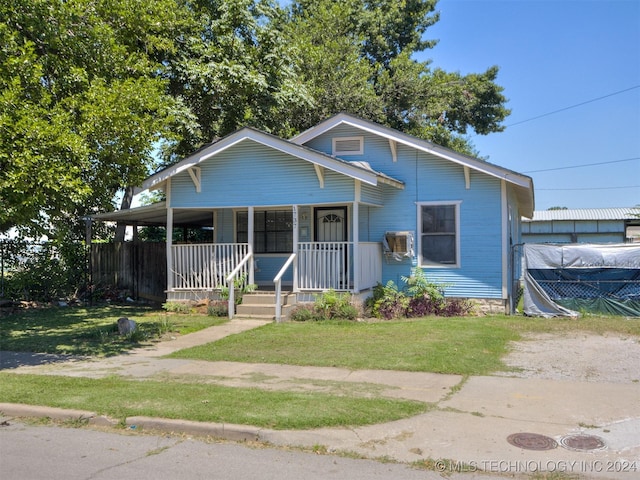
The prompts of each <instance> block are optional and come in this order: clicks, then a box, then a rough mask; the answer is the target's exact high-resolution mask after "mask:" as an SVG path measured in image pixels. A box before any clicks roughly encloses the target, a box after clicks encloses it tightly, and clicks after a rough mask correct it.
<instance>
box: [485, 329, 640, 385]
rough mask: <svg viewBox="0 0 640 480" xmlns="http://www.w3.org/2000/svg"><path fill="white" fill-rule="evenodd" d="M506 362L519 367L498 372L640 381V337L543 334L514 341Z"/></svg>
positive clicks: (520, 375)
mask: <svg viewBox="0 0 640 480" xmlns="http://www.w3.org/2000/svg"><path fill="white" fill-rule="evenodd" d="M511 348H512V351H511V353H509V354H508V355H507V356H506V357H505V358H504V362H505V363H506V364H507V365H508V366H510V367H514V368H516V369H518V370H517V371H516V372H502V373H498V374H497V375H505V376H512V377H513V376H515V377H522V378H546V379H552V380H576V381H583V382H599V383H638V382H640V339H639V338H637V337H631V336H629V337H621V336H617V335H614V334H611V335H592V334H582V333H581V334H578V335H575V336H572V337H570V338H567V337H563V336H560V335H557V334H542V335H535V336H531V337H528V338H526V339H525V340H523V341H519V342H514V343H513V344H512V345H511Z"/></svg>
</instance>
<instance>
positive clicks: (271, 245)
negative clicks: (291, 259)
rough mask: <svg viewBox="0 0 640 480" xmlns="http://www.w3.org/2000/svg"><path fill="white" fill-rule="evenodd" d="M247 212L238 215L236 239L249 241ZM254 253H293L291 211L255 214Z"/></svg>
mask: <svg viewBox="0 0 640 480" xmlns="http://www.w3.org/2000/svg"><path fill="white" fill-rule="evenodd" d="M248 218H249V217H248V213H247V212H237V214H236V234H237V236H236V238H237V241H238V242H239V243H245V242H247V241H248V238H249V235H248V231H249V221H248ZM253 241H254V245H253V251H254V253H291V252H292V251H293V213H292V212H291V211H290V210H256V211H255V212H253Z"/></svg>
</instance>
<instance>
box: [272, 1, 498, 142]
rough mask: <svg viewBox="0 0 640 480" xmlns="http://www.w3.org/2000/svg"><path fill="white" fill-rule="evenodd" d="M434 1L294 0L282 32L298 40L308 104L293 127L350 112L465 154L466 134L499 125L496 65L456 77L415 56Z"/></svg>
mask: <svg viewBox="0 0 640 480" xmlns="http://www.w3.org/2000/svg"><path fill="white" fill-rule="evenodd" d="M436 2H437V0H343V1H342V2H334V1H332V0H298V1H293V2H291V3H290V5H289V7H288V8H289V15H288V17H287V26H286V29H285V31H286V32H287V34H288V36H289V41H290V42H291V43H292V44H293V45H295V46H296V48H297V51H298V58H299V65H300V68H301V80H302V81H303V82H304V83H305V84H307V85H308V88H309V91H310V92H311V94H312V98H313V106H314V108H313V109H311V110H307V111H306V112H303V113H298V114H296V115H295V117H296V118H297V119H298V124H297V126H298V128H299V129H305V128H309V127H310V126H312V125H313V124H314V123H316V122H317V121H318V120H320V119H323V118H326V117H327V116H328V115H331V114H335V113H338V112H340V111H348V112H351V113H355V114H357V115H360V116H363V117H365V118H368V119H370V120H374V121H378V122H382V123H384V124H386V125H388V126H390V127H393V128H396V129H398V130H401V131H404V132H406V133H410V134H413V135H416V136H419V137H421V138H425V139H428V140H431V141H434V142H436V143H439V144H441V145H444V146H448V147H451V148H454V149H456V150H459V151H462V152H464V153H474V152H473V146H472V145H470V143H469V142H468V141H467V140H466V138H465V137H464V136H465V135H466V134H467V133H468V132H469V131H470V130H473V131H475V132H476V133H479V134H487V133H490V132H495V131H500V130H502V129H503V127H502V126H501V122H502V120H504V118H506V116H507V115H508V114H509V110H507V109H506V108H505V107H504V103H505V102H506V98H505V97H504V96H503V95H502V90H503V89H502V87H500V86H499V85H498V84H496V83H495V81H496V79H497V74H498V69H497V67H490V68H488V69H487V70H486V71H485V72H484V73H479V74H469V75H461V74H460V73H450V72H445V71H443V70H442V69H438V68H431V65H430V62H419V61H417V60H415V54H416V53H419V52H422V51H424V50H426V49H428V48H432V47H433V46H435V45H436V43H437V41H436V40H428V39H426V33H428V28H429V27H430V26H431V25H433V24H434V23H435V22H437V20H438V18H439V15H438V13H437V12H436V10H435V9H436Z"/></svg>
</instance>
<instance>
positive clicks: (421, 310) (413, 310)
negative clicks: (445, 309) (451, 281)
mask: <svg viewBox="0 0 640 480" xmlns="http://www.w3.org/2000/svg"><path fill="white" fill-rule="evenodd" d="M443 304H444V301H442V300H435V301H434V300H433V299H431V298H429V297H428V296H423V297H413V298H411V299H410V300H409V307H408V308H407V317H426V316H429V315H439V314H440V311H441V310H442V306H443Z"/></svg>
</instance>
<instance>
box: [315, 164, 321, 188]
mask: <svg viewBox="0 0 640 480" xmlns="http://www.w3.org/2000/svg"><path fill="white" fill-rule="evenodd" d="M313 168H314V169H315V170H316V176H317V177H318V183H319V185H320V188H324V168H322V167H321V166H320V165H318V164H314V165H313Z"/></svg>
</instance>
